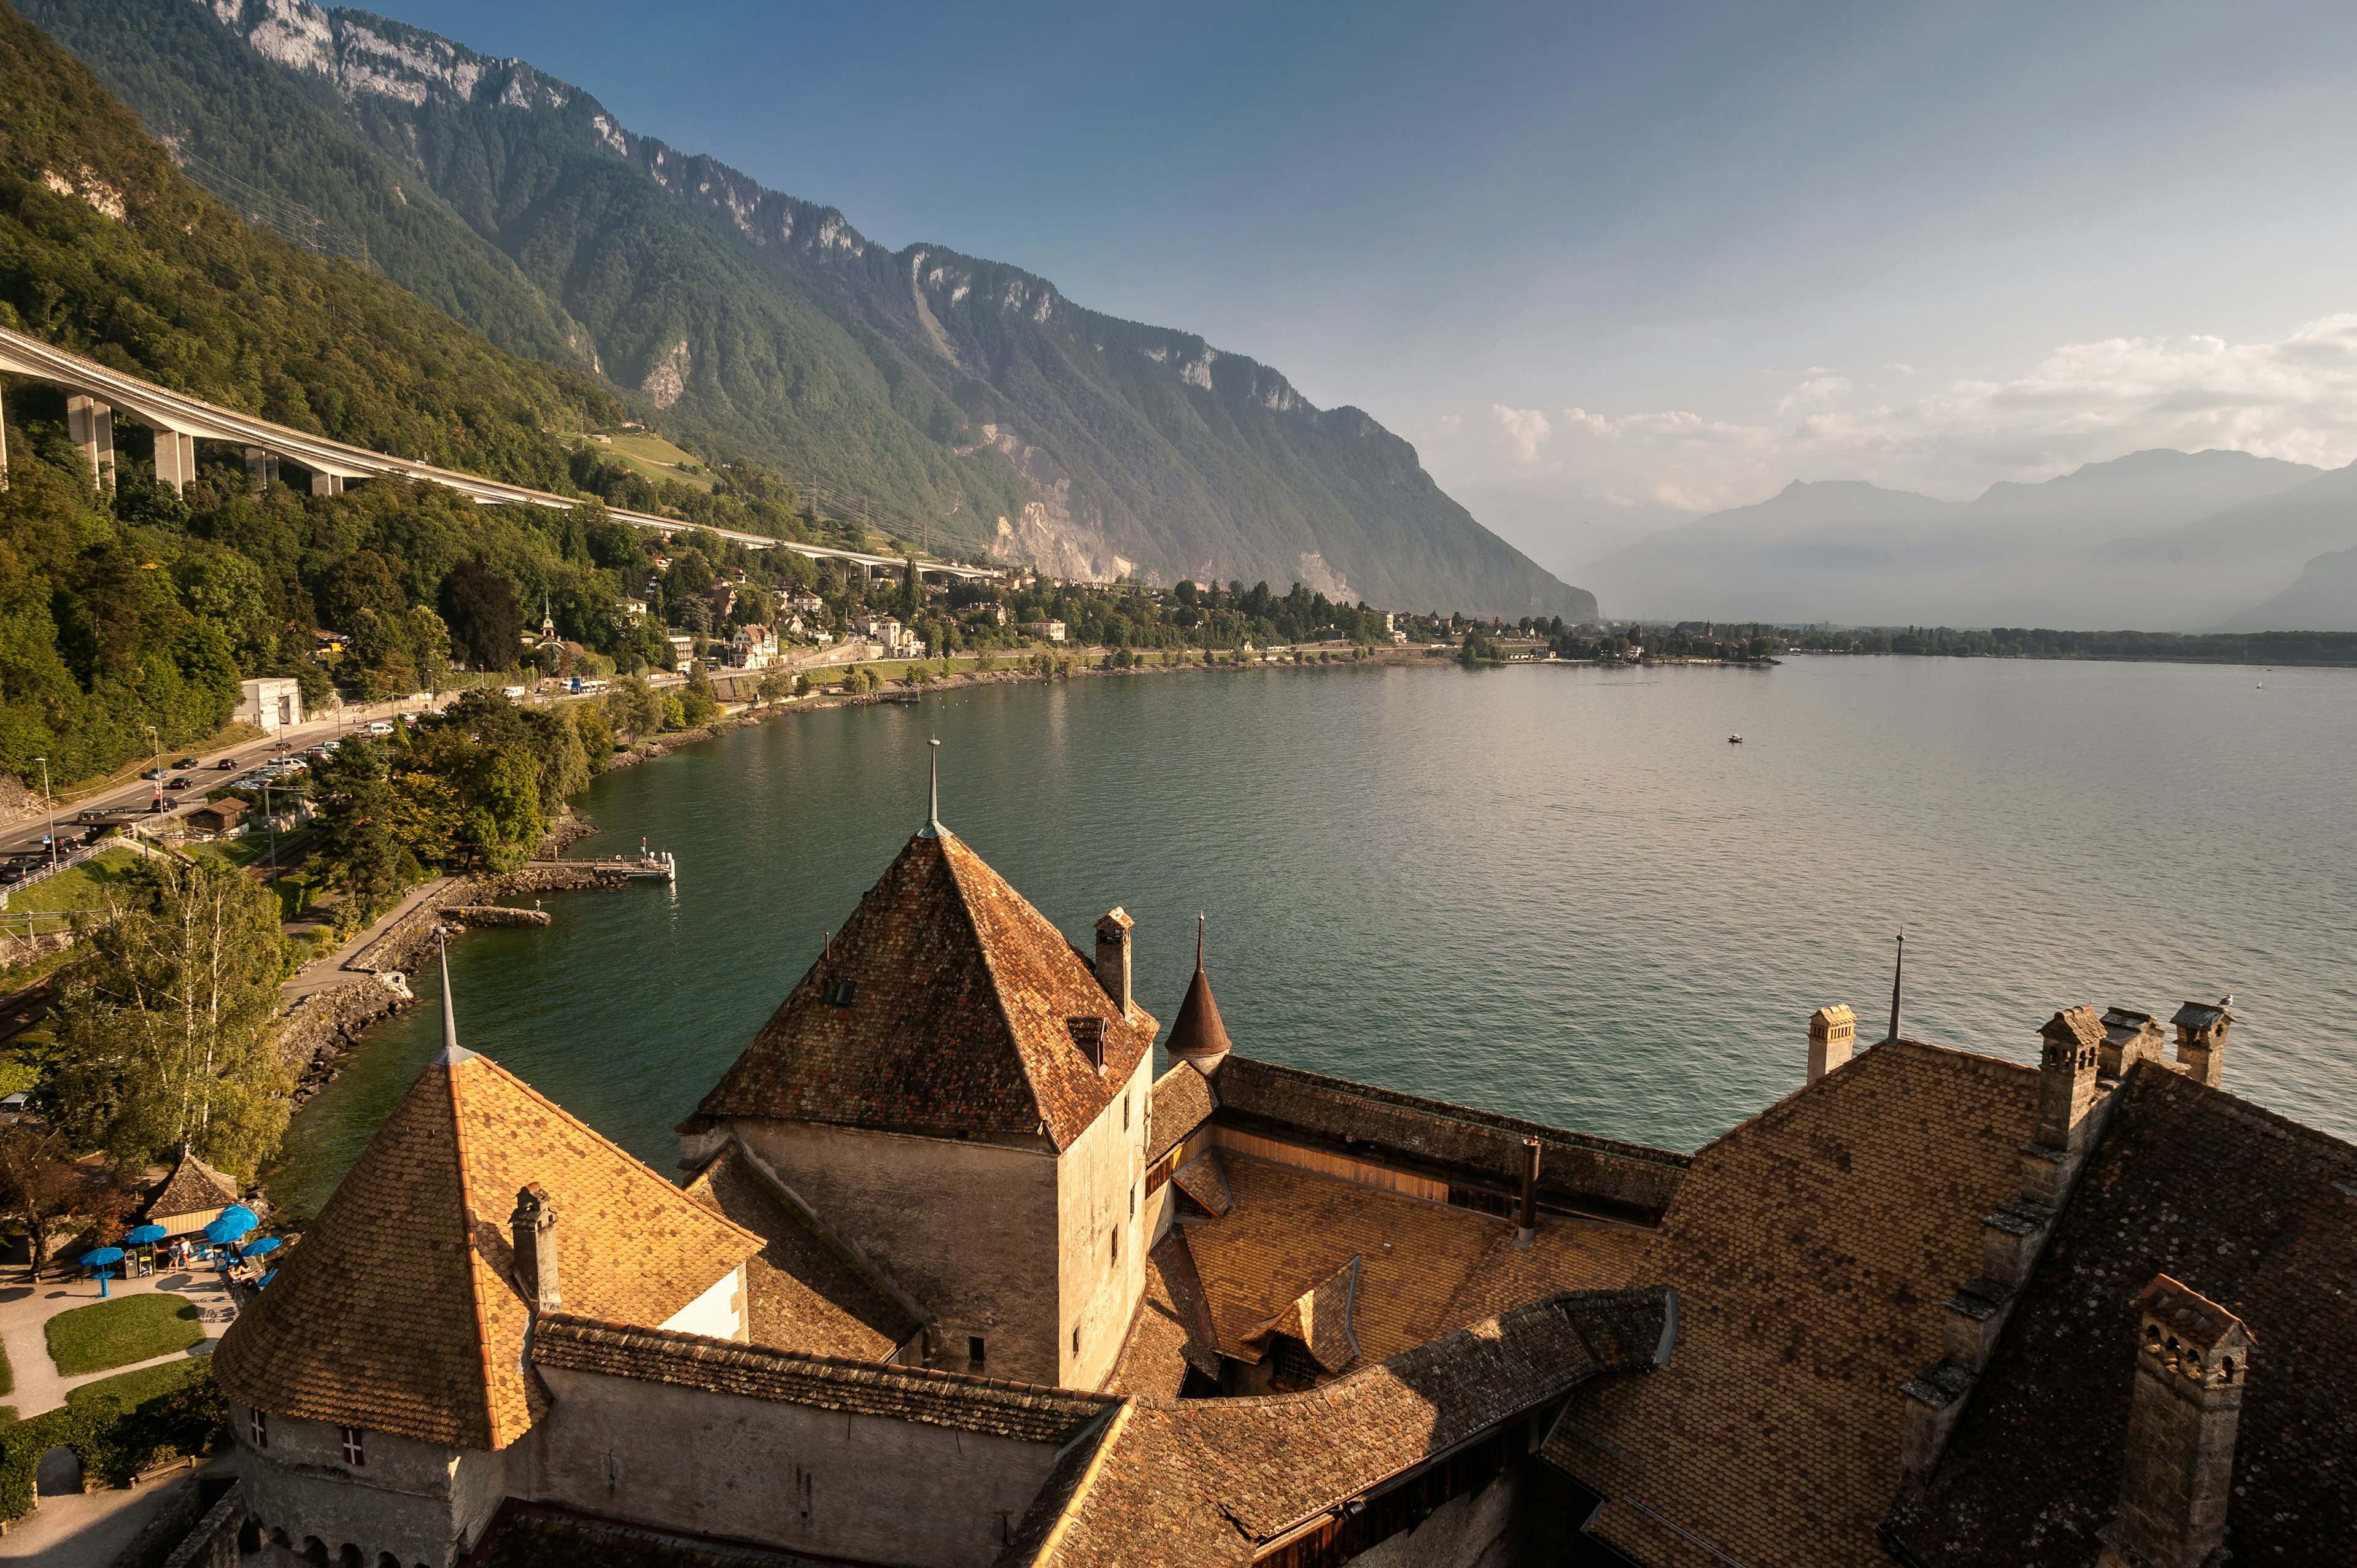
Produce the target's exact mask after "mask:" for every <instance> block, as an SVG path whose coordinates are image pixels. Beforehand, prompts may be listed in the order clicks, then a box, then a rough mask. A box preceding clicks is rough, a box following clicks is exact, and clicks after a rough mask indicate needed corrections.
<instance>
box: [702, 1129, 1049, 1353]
mask: <svg viewBox="0 0 2357 1568" xmlns="http://www.w3.org/2000/svg"><path fill="white" fill-rule="evenodd" d="M730 1126H731V1128H732V1129H733V1130H734V1132H735V1133H736V1134H737V1139H738V1140H739V1141H740V1142H741V1143H743V1144H744V1145H745V1146H746V1148H747V1149H748V1150H749V1151H750V1152H751V1153H752V1154H753V1155H754V1156H755V1157H756V1158H757V1159H759V1161H760V1162H761V1164H762V1165H766V1166H767V1167H769V1169H770V1170H771V1171H773V1172H775V1173H776V1174H777V1176H778V1179H779V1180H780V1181H781V1182H783V1183H784V1184H785V1185H786V1186H787V1187H790V1188H791V1189H792V1191H793V1192H794V1194H795V1196H797V1197H800V1198H801V1199H802V1202H804V1203H805V1204H807V1205H808V1206H809V1207H810V1208H811V1211H812V1212H813V1213H814V1214H816V1215H817V1216H818V1217H819V1219H821V1220H823V1221H824V1222H825V1223H826V1224H827V1225H828V1226H829V1227H830V1228H832V1229H833V1230H834V1231H835V1232H836V1233H837V1234H838V1235H840V1236H842V1237H843V1239H844V1240H846V1241H848V1242H850V1243H851V1244H852V1245H853V1246H854V1247H856V1248H858V1249H859V1251H861V1252H863V1253H864V1254H866V1257H867V1258H868V1259H869V1260H870V1261H871V1262H874V1264H875V1265H876V1267H877V1269H879V1270H880V1271H882V1272H883V1273H886V1274H888V1276H889V1277H890V1278H891V1280H892V1282H893V1283H894V1284H896V1285H898V1286H899V1289H900V1290H901V1292H902V1293H903V1294H906V1295H908V1296H909V1298H911V1299H912V1300H913V1301H915V1302H916V1304H917V1305H919V1306H920V1307H921V1308H922V1309H923V1312H924V1315H925V1317H926V1319H927V1323H928V1326H930V1327H931V1328H933V1329H934V1330H935V1331H936V1335H937V1339H936V1343H935V1345H933V1346H931V1347H929V1349H931V1350H933V1351H934V1352H935V1354H934V1355H933V1358H932V1364H933V1365H936V1366H940V1367H944V1368H947V1369H950V1370H952V1371H961V1372H962V1371H964V1370H966V1369H967V1366H966V1340H967V1339H968V1338H969V1337H980V1338H982V1339H983V1340H984V1341H985V1354H986V1356H987V1359H986V1361H985V1364H984V1365H983V1367H982V1368H980V1370H981V1371H982V1372H984V1373H985V1375H986V1376H989V1377H993V1378H1013V1379H1016V1380H1020V1381H1023V1382H1031V1383H1056V1382H1058V1381H1059V1380H1060V1379H1061V1377H1062V1375H1063V1371H1064V1361H1065V1348H1066V1347H1068V1346H1069V1344H1070V1340H1069V1338H1068V1337H1066V1330H1065V1326H1064V1325H1065V1317H1064V1312H1063V1303H1062V1300H1061V1296H1060V1287H1059V1281H1058V1273H1059V1271H1058V1268H1057V1253H1058V1240H1059V1236H1058V1223H1057V1194H1056V1180H1057V1176H1056V1172H1057V1160H1056V1155H1055V1150H1054V1148H1053V1146H1052V1145H1050V1144H1049V1143H1048V1141H1047V1140H1046V1139H1044V1138H1041V1139H1039V1140H1036V1141H1028V1142H1026V1143H1024V1144H1005V1143H994V1142H987V1141H985V1140H982V1139H976V1140H974V1141H972V1142H964V1141H961V1140H958V1139H954V1138H928V1137H916V1136H911V1135H908V1134H904V1133H871V1132H866V1131H864V1130H861V1129H857V1128H850V1127H829V1126H822V1125H819V1124H817V1123H813V1122H774V1121H769V1120H766V1119H754V1118H745V1119H742V1120H737V1121H734V1122H731V1123H730Z"/></svg>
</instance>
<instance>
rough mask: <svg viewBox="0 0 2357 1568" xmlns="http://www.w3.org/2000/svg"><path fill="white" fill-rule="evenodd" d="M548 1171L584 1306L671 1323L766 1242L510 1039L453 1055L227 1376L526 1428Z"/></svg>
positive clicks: (306, 1238) (258, 1312)
mask: <svg viewBox="0 0 2357 1568" xmlns="http://www.w3.org/2000/svg"><path fill="white" fill-rule="evenodd" d="M532 1182H537V1183H538V1184H539V1185H540V1186H541V1187H543V1188H544V1189H545V1190H546V1192H547V1193H548V1195H549V1197H550V1200H551V1201H552V1203H553V1204H554V1208H555V1210H556V1247H557V1265H558V1267H557V1283H558V1289H559V1291H560V1293H561V1294H562V1295H563V1298H564V1301H565V1305H566V1306H567V1307H568V1308H569V1309H572V1310H575V1311H579V1312H584V1313H590V1314H594V1315H596V1316H599V1317H604V1318H610V1319H612V1320H615V1321H617V1322H623V1323H647V1324H655V1323H662V1322H663V1321H665V1320H667V1319H669V1318H670V1317H671V1316H673V1315H674V1314H675V1313H677V1312H678V1311H679V1310H680V1309H681V1308H683V1307H684V1306H686V1305H688V1304H689V1303H691V1302H693V1301H694V1300H695V1298H696V1297H698V1296H699V1295H701V1294H704V1292H705V1290H707V1289H709V1288H710V1287H711V1286H712V1285H714V1284H715V1283H718V1282H719V1281H720V1280H721V1279H722V1278H723V1277H724V1276H726V1274H727V1273H729V1272H730V1271H732V1270H734V1269H735V1268H736V1267H737V1264H739V1263H741V1262H744V1261H745V1260H746V1259H747V1258H748V1257H749V1256H751V1255H752V1254H753V1253H754V1252H756V1251H759V1249H760V1246H761V1239H760V1238H759V1236H756V1235H755V1234H753V1233H752V1232H751V1231H749V1230H743V1229H741V1228H739V1227H738V1226H737V1225H734V1224H731V1223H730V1222H729V1221H728V1220H726V1219H723V1218H721V1217H720V1216H719V1215H716V1214H714V1213H712V1212H711V1211H710V1210H708V1209H706V1208H704V1207H703V1206H702V1205H700V1204H697V1203H695V1202H694V1201H692V1200H690V1199H689V1198H688V1197H686V1195H685V1194H683V1193H682V1192H681V1191H680V1189H679V1188H678V1187H674V1186H673V1185H672V1184H671V1183H670V1182H668V1181H665V1180H664V1179H663V1178H662V1176H658V1175H656V1174H655V1173H654V1172H653V1171H651V1170H649V1169H648V1168H647V1167H646V1166H645V1165H640V1163H639V1162H638V1161H637V1160H634V1159H632V1158H631V1157H630V1155H626V1154H624V1153H623V1152H622V1151H621V1150H619V1149H618V1148H616V1147H615V1146H614V1145H613V1144H610V1143H608V1142H607V1141H606V1140H605V1139H604V1138H602V1137H599V1136H598V1135H597V1133H594V1132H592V1131H590V1130H589V1128H588V1127H587V1126H586V1125H584V1124H583V1123H582V1122H578V1121H576V1120H575V1119H574V1118H573V1117H571V1116H569V1115H567V1114H565V1112H564V1111H562V1110H560V1109H558V1108H557V1107H556V1106H555V1105H554V1104H553V1103H551V1102H550V1101H547V1100H546V1099H544V1098H543V1097H542V1096H541V1095H539V1094H538V1093H536V1092H534V1091H533V1090H532V1089H531V1088H530V1086H528V1085H526V1084H525V1083H524V1082H523V1081H522V1079H518V1078H516V1077H515V1076H514V1075H513V1074H511V1073H510V1072H508V1071H507V1070H506V1069H503V1068H501V1067H500V1066H499V1065H498V1064H497V1063H495V1062H492V1061H491V1060H490V1058H485V1057H480V1056H476V1055H473V1054H471V1053H467V1054H464V1055H463V1056H462V1058H461V1059H460V1060H458V1061H457V1062H455V1063H446V1062H445V1060H443V1059H442V1058H436V1060H434V1061H432V1062H429V1063H428V1064H427V1065H426V1066H425V1069H424V1070H423V1071H421V1072H419V1074H418V1075H417V1079H416V1081H415V1082H414V1083H413V1084H411V1085H410V1087H409V1091H408V1092H407V1093H406V1094H404V1095H403V1096H402V1098H401V1101H400V1102H399V1103H398V1104H396V1105H395V1106H394V1107H393V1112H392V1114H391V1115H389V1116H388V1117H386V1118H385V1121H384V1124H383V1125H382V1127H380V1128H379V1129H378V1130H377V1133H376V1136H374V1137H373V1138H371V1139H370V1140H369V1144H368V1147H367V1148H366V1149H364V1150H362V1151H361V1157H360V1159H359V1160H358V1161H357V1162H356V1163H355V1164H354V1165H353V1166H352V1168H351V1171H350V1174H348V1175H347V1176H345V1177H344V1179H343V1181H342V1182H341V1183H340V1184H339V1186H338V1187H337V1188H336V1191H335V1194H334V1196H332V1197H329V1198H328V1203H327V1207H326V1208H323V1209H322V1210H320V1213H319V1218H318V1219H317V1220H316V1221H315V1222H314V1223H313V1224H312V1226H311V1227H310V1229H309V1230H306V1231H305V1232H304V1235H303V1244H302V1245H301V1246H299V1247H297V1248H296V1249H295V1250H294V1251H293V1252H292V1254H291V1255H290V1256H289V1257H288V1258H287V1261H286V1262H285V1264H284V1265H282V1266H281V1267H280V1268H279V1270H278V1278H277V1279H276V1280H275V1281H274V1282H273V1283H272V1284H271V1287H270V1289H269V1290H267V1291H265V1292H264V1293H263V1294H260V1295H259V1296H256V1297H255V1298H254V1299H253V1303H252V1305H248V1306H247V1307H246V1308H245V1309H244V1310H243V1311H242V1312H241V1313H240V1314H239V1315H238V1318H237V1321H236V1322H235V1323H233V1324H231V1326H230V1328H229V1331H228V1332H227V1333H226V1334H225V1335H224V1336H223V1337H222V1338H221V1348H220V1349H219V1350H218V1351H217V1352H216V1353H215V1355H214V1357H213V1367H214V1370H215V1371H216V1373H217V1374H218V1375H219V1377H220V1379H221V1387H222V1389H223V1390H224V1391H227V1392H228V1393H229V1395H230V1397H231V1398H232V1399H235V1400H238V1401H241V1402H243V1403H246V1404H250V1405H255V1406H258V1407H260V1408H261V1409H264V1410H266V1411H272V1412H276V1413H279V1414H282V1415H289V1416H296V1417H301V1418H303V1419H305V1420H310V1421H329V1422H335V1423H339V1424H343V1425H351V1426H361V1427H366V1428H369V1429H371V1430H373V1431H378V1432H393V1433H399V1434H402V1435H404V1436H406V1437H414V1438H417V1439H419V1440H421V1441H423V1442H427V1443H441V1444H450V1445H452V1446H455V1447H462V1448H476V1449H497V1448H503V1447H505V1446H506V1445H507V1444H510V1443H511V1442H513V1441H515V1439H516V1438H517V1437H519V1436H521V1435H522V1434H523V1432H524V1431H525V1429H527V1428H528V1427H530V1426H531V1425H532V1423H533V1422H534V1421H535V1420H537V1419H538V1418H539V1415H540V1413H541V1412H543V1410H544V1409H545V1399H546V1396H545V1394H544V1392H543V1391H542V1390H541V1388H540V1386H539V1383H538V1380H535V1379H528V1378H526V1377H525V1376H524V1374H523V1370H522V1359H523V1343H524V1337H525V1329H526V1327H527V1326H529V1325H530V1322H531V1317H532V1313H531V1309H530V1307H529V1306H528V1305H527V1304H526V1302H525V1300H524V1298H523V1296H522V1294H521V1293H520V1292H519V1291H518V1290H517V1288H516V1286H515V1284H514V1283H513V1281H512V1267H513V1249H512V1248H511V1245H510V1240H509V1231H508V1217H509V1215H510V1214H511V1212H512V1211H513V1209H514V1207H515V1197H516V1192H517V1190H518V1189H519V1188H521V1187H523V1186H524V1185H525V1184H527V1183H532Z"/></svg>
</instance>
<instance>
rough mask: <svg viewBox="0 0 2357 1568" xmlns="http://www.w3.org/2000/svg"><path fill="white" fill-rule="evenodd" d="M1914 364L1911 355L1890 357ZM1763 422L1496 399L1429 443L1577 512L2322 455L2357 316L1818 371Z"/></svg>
mask: <svg viewBox="0 0 2357 1568" xmlns="http://www.w3.org/2000/svg"><path fill="white" fill-rule="evenodd" d="M1889 369H1890V370H1893V371H1899V372H1900V373H1902V374H1907V373H1912V371H1911V367H1907V366H1903V365H1892V366H1890V367H1889ZM1773 414H1774V415H1775V416H1776V417H1775V418H1773V419H1763V420H1760V421H1759V422H1757V423H1747V422H1744V421H1739V420H1717V419H1708V418H1706V417H1704V416H1702V415H1701V414H1698V413H1689V412H1684V411H1672V412H1663V413H1629V414H1620V415H1609V414H1602V413H1591V412H1590V411H1588V410H1587V409H1583V408H1576V407H1575V408H1566V409H1562V410H1559V411H1557V410H1542V409H1535V408H1511V407H1507V406H1505V405H1503V404H1499V405H1495V406H1493V407H1492V409H1491V417H1490V419H1489V420H1488V421H1487V422H1482V421H1478V420H1443V421H1441V422H1440V423H1439V424H1438V425H1437V426H1436V427H1435V428H1434V429H1433V430H1431V431H1430V432H1429V433H1428V434H1427V435H1426V441H1425V446H1426V460H1427V462H1428V464H1429V465H1430V467H1432V468H1433V470H1434V472H1435V473H1436V474H1437V476H1438V477H1439V478H1441V481H1442V482H1443V483H1444V484H1459V485H1465V486H1469V487H1489V488H1491V489H1495V488H1498V487H1501V486H1502V487H1510V488H1512V489H1516V490H1518V491H1521V492H1524V493H1531V494H1536V495H1543V496H1544V497H1546V498H1548V499H1550V500H1552V501H1554V502H1555V503H1557V504H1559V505H1561V506H1562V507H1563V508H1564V509H1565V510H1566V515H1572V516H1576V517H1587V516H1594V515H1598V514H1600V513H1603V512H1609V511H1611V510H1616V509H1620V510H1626V509H1633V510H1639V511H1652V510H1657V509H1663V508H1667V509H1674V511H1676V512H1684V513H1693V512H1700V511H1709V510H1717V509H1718V508H1721V507H1727V506H1739V505H1743V504H1746V503H1749V502H1751V501H1756V500H1760V499H1765V498H1766V497H1768V496H1770V495H1773V494H1774V493H1775V492H1776V491H1777V490H1779V489H1782V488H1783V487H1784V486H1785V485H1786V484H1787V483H1789V482H1790V481H1792V480H1793V479H1829V478H1855V479H1870V480H1872V481H1873V482H1875V483H1877V484H1880V485H1887V486H1890V487H1893V488H1896V489H1914V490H1921V491H1923V492H1925V493H1927V494H1931V495H1937V496H1943V497H1946V498H1948V499H1965V498H1967V497H1970V496H1973V495H1976V494H1978V493H1979V492H1980V491H1981V490H1982V489H1986V487H1987V486H1988V485H1989V484H1991V483H1993V482H1994V481H1996V480H1998V479H2024V480H2038V479H2045V478H2052V477H2053V476H2055V475H2057V474H2061V473H2067V472H2069V471H2070V470H2071V469H2072V468H2075V467H2079V466H2080V465H2082V464H2084V463H2093V462H2102V461H2105V460H2107V459H2109V458H2113V457H2117V456H2123V455H2125V454H2126V453H2129V452H2134V451H2139V450H2142V449H2144V448H2147V447H2153V446H2173V447H2177V448H2179V449H2180V450H2183V451H2198V450H2201V448H2204V447H2212V446H2223V447H2233V448H2238V449H2240V450H2243V451H2246V452H2253V453H2256V454H2258V455H2259V456H2268V457H2286V458H2290V459H2293V460H2295V461H2298V462H2302V463H2313V464H2316V465H2318V466H2319V467H2341V466H2342V465H2344V464H2347V463H2350V462H2352V461H2357V314H2351V315H2343V316H2334V317H2326V318H2324V319H2322V320H2319V321H2313V322H2310V323H2309V324H2308V325H2306V326H2304V327H2301V328H2299V329H2298V330H2297V331H2295V332H2293V333H2291V334H2290V335H2289V336H2287V337H2286V338H2281V339H2280V340H2277V341H2275V342H2268V343H2244V344H2231V343H2228V342H2226V341H2225V340H2224V339H2222V338H2209V337H2198V338H2107V339H2104V340H2103V341H2100V342H2093V343H2076V344H2070V345H2066V346H2064V347H2061V348H2059V349H2055V350H2054V351H2053V352H2052V353H2051V354H2050V355H2048V356H2047V357H2046V359H2044V360H2041V361H2040V362H2039V363H2038V364H2036V365H2033V366H2031V367H2029V369H2028V370H2026V371H2023V372H2022V373H2021V374H2019V375H2017V376H2014V377H2012V378H2010V379H2007V380H2002V381H1952V382H1950V383H1948V384H1947V385H1946V386H1945V387H1943V388H1941V389H1940V390H1938V391H1935V392H1927V393H1925V394H1924V395H1922V396H1920V397H1916V398H1913V399H1911V400H1905V401H1899V402H1870V401H1869V402H1865V403H1861V402H1860V401H1859V400H1858V399H1857V389H1856V388H1855V387H1854V386H1853V385H1852V383H1851V382H1850V381H1849V379H1848V378H1846V377H1845V376H1842V375H1840V374H1838V373H1836V372H1835V371H1833V370H1831V369H1829V368H1826V367H1823V366H1818V367H1812V368H1811V370H1810V371H1809V372H1807V374H1806V375H1805V377H1804V379H1803V380H1802V381H1799V382H1798V383H1797V384H1795V385H1794V386H1792V388H1791V389H1789V390H1788V391H1787V392H1784V393H1783V394H1782V396H1781V397H1780V398H1779V399H1778V400H1777V401H1776V403H1775V405H1774V409H1773Z"/></svg>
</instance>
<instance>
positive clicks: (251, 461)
mask: <svg viewBox="0 0 2357 1568" xmlns="http://www.w3.org/2000/svg"><path fill="white" fill-rule="evenodd" d="M245 477H246V478H248V479H251V480H252V481H253V493H254V494H255V495H260V494H262V492H263V491H264V490H266V489H269V488H270V487H271V486H273V485H274V484H276V483H277V482H278V454H277V453H275V452H271V451H266V450H264V448H262V447H260V446H249V447H247V448H246V449H245Z"/></svg>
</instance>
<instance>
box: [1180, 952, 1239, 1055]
mask: <svg viewBox="0 0 2357 1568" xmlns="http://www.w3.org/2000/svg"><path fill="white" fill-rule="evenodd" d="M1233 1048H1234V1047H1232V1046H1231V1045H1230V1044H1229V1042H1228V1030H1227V1026H1226V1025H1224V1024H1222V1023H1221V1022H1220V1004H1219V1003H1218V1002H1216V1001H1214V1000H1212V997H1211V976H1210V975H1208V974H1205V973H1204V972H1203V921H1202V917H1200V915H1199V916H1197V917H1196V919H1195V978H1194V979H1192V980H1190V981H1189V982H1188V983H1187V997H1186V1000H1185V1001H1183V1002H1181V1003H1179V1018H1178V1021H1177V1022H1176V1023H1174V1024H1172V1025H1171V1026H1170V1055H1171V1057H1172V1058H1173V1059H1175V1060H1178V1061H1182V1062H1191V1063H1193V1064H1194V1066H1195V1068H1196V1069H1198V1070H1199V1071H1201V1072H1206V1073H1208V1072H1210V1071H1211V1070H1212V1069H1215V1068H1217V1067H1218V1066H1219V1065H1220V1063H1221V1062H1222V1061H1223V1060H1225V1059H1226V1058H1227V1054H1228V1052H1229V1051H1230V1050H1232V1049H1233Z"/></svg>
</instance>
